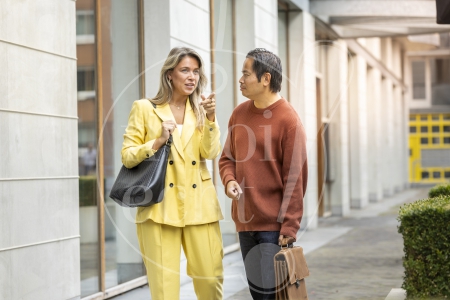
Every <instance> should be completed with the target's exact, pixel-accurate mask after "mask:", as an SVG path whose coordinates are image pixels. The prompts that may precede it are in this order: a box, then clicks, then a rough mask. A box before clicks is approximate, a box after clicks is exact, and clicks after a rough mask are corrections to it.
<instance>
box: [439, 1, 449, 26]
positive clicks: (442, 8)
mask: <svg viewBox="0 0 450 300" xmlns="http://www.w3.org/2000/svg"><path fill="white" fill-rule="evenodd" d="M436 11H437V18H436V22H437V23H438V24H450V0H436Z"/></svg>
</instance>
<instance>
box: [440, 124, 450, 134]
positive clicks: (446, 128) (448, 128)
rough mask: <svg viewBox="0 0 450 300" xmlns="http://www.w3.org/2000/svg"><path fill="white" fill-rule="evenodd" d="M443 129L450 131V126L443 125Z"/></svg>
mask: <svg viewBox="0 0 450 300" xmlns="http://www.w3.org/2000/svg"><path fill="white" fill-rule="evenodd" d="M442 131H444V132H450V126H448V125H445V126H444V127H443V130H442Z"/></svg>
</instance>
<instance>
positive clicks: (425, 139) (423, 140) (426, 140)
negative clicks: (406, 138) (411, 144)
mask: <svg viewBox="0 0 450 300" xmlns="http://www.w3.org/2000/svg"><path fill="white" fill-rule="evenodd" d="M420 143H421V144H422V145H426V144H428V138H420Z"/></svg>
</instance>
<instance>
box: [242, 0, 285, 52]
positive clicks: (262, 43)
mask: <svg viewBox="0 0 450 300" xmlns="http://www.w3.org/2000/svg"><path fill="white" fill-rule="evenodd" d="M277 28H278V2H277V1H276V0H265V1H255V46H256V47H257V48H266V49H267V50H269V51H272V52H273V53H275V54H278V30H277ZM249 50H250V49H249Z"/></svg>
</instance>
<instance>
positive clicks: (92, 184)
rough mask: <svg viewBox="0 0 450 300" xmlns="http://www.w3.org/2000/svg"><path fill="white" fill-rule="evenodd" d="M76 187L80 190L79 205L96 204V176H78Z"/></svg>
mask: <svg viewBox="0 0 450 300" xmlns="http://www.w3.org/2000/svg"><path fill="white" fill-rule="evenodd" d="M78 187H79V192H80V206H95V205H97V177H96V176H80V180H79V183H78Z"/></svg>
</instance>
